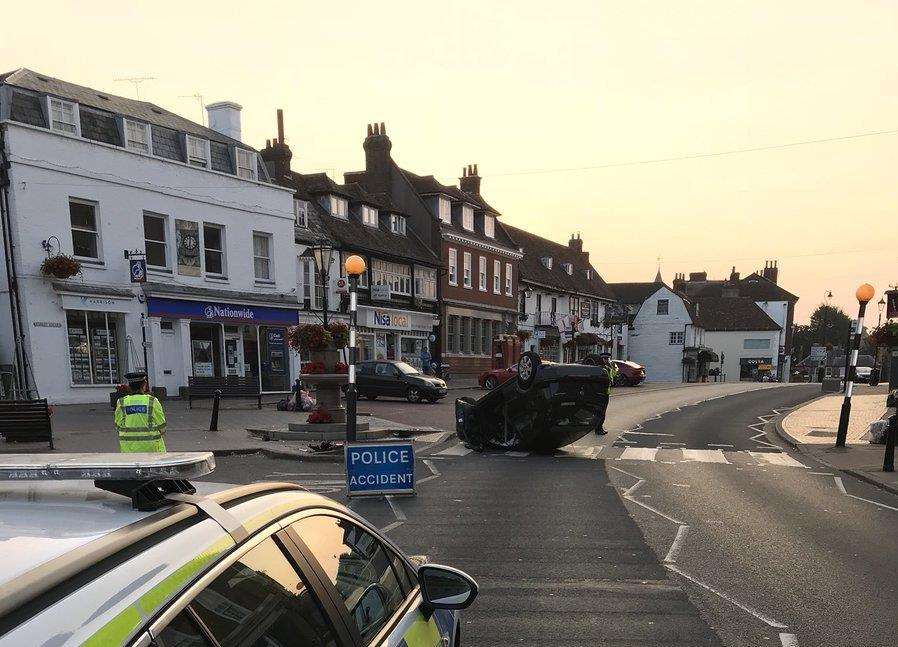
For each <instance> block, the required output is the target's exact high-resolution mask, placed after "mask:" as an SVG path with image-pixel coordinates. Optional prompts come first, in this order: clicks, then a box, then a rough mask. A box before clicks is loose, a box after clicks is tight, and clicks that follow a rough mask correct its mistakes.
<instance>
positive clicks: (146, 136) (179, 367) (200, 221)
mask: <svg viewBox="0 0 898 647" xmlns="http://www.w3.org/2000/svg"><path fill="white" fill-rule="evenodd" d="M208 111H209V123H210V124H213V126H217V127H219V128H221V130H222V131H223V132H226V133H228V134H222V133H220V132H216V131H215V130H211V129H209V128H205V127H203V126H201V125H199V124H195V123H193V122H191V121H189V120H186V119H184V118H182V117H179V116H177V115H175V114H172V113H171V112H168V111H167V110H164V109H162V108H159V107H157V106H155V105H153V104H150V103H146V102H140V101H133V100H130V99H125V98H121V97H116V96H113V95H108V94H105V93H103V92H98V91H95V90H91V89H89V88H85V87H82V86H78V85H73V84H70V83H66V82H64V81H60V80H57V79H52V78H50V77H46V76H43V75H40V74H37V73H35V72H32V71H30V70H26V69H21V70H18V71H15V72H11V73H9V74H5V75H0V137H2V141H0V145H2V146H0V148H2V154H3V158H4V159H5V160H8V161H9V163H10V167H9V171H8V182H6V183H4V182H2V181H0V193H5V194H8V208H7V205H6V204H5V203H4V209H3V214H2V219H3V225H4V228H3V234H4V238H3V240H4V247H3V250H2V254H3V259H2V260H3V263H2V264H0V286H2V288H0V289H2V290H3V294H2V295H0V322H2V323H0V364H6V365H14V367H15V368H14V371H15V372H16V373H17V374H18V378H19V382H20V388H21V387H22V382H26V383H27V387H28V392H29V395H31V396H35V395H39V396H40V397H46V398H49V399H50V400H51V401H52V402H55V403H77V402H100V401H104V400H106V399H108V397H109V396H108V394H109V392H110V391H111V390H112V388H113V387H114V386H115V385H116V384H118V383H120V382H121V381H122V375H123V374H124V373H125V372H127V371H129V370H134V369H139V368H143V366H144V350H143V343H142V340H143V335H144V334H146V339H147V344H146V349H147V350H146V354H147V360H148V362H147V364H148V369H149V374H150V381H151V385H152V386H154V387H157V388H161V389H164V390H165V392H167V393H168V394H169V395H173V394H177V393H178V392H179V391H180V390H181V389H182V388H183V387H185V386H186V384H187V380H188V378H189V377H190V376H191V375H198V376H199V375H202V376H224V375H243V376H255V377H257V378H258V379H259V381H260V385H261V388H262V390H263V391H269V392H277V391H284V390H286V389H287V388H289V384H290V382H291V380H292V377H293V376H294V375H295V373H296V367H295V362H296V359H295V357H293V355H292V353H290V352H289V350H288V348H287V346H286V343H285V333H286V327H287V326H288V325H291V324H294V323H296V321H297V301H296V292H295V290H296V285H297V282H296V263H295V251H294V241H293V232H294V214H293V200H292V192H291V191H290V190H288V189H283V188H281V187H278V186H275V185H272V184H270V183H269V180H268V175H267V172H266V170H265V168H264V165H262V164H261V162H260V160H259V156H258V153H257V152H256V151H255V150H253V149H252V148H250V147H248V146H245V145H244V144H242V143H241V141H240V132H239V131H240V107H239V106H238V105H236V104H232V103H222V104H214V105H210V106H208ZM2 161H3V160H2V159H0V162H2ZM2 179H3V178H0V180H2ZM3 184H5V186H2V185H3ZM3 197H4V196H2V195H0V200H2V199H3ZM11 250H12V253H10V252H11ZM126 250H130V251H138V252H145V253H146V264H147V268H146V269H147V281H146V283H144V284H139V283H132V282H131V280H130V276H129V260H128V259H126V258H125V252H126ZM58 254H64V255H68V256H71V257H73V258H74V259H75V260H77V261H78V263H79V264H80V266H81V268H82V270H81V273H80V274H79V275H75V276H72V277H71V278H68V279H57V278H52V277H47V276H45V275H43V274H42V272H41V264H42V262H43V261H44V259H46V258H47V257H48V256H56V255H58ZM16 287H17V288H18V289H15V288H16ZM144 321H146V326H145V327H144V326H143V323H144ZM17 337H18V338H19V340H20V343H19V344H17V343H16V341H17V339H16V338H17ZM26 368H27V370H25V369H26Z"/></svg>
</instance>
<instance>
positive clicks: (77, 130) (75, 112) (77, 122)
mask: <svg viewBox="0 0 898 647" xmlns="http://www.w3.org/2000/svg"><path fill="white" fill-rule="evenodd" d="M54 103H58V104H59V105H60V106H70V107H71V108H72V119H73V122H72V123H69V122H67V121H64V120H62V119H59V120H57V119H55V118H54V117H53V104H54ZM47 116H48V117H49V118H50V119H49V123H50V130H52V131H53V132H56V133H64V134H66V135H74V136H75V137H81V111H80V110H79V107H78V104H77V103H76V102H74V101H67V100H66V99H59V98H57V97H50V96H48V97H47ZM57 123H60V124H66V125H69V126H72V127H73V128H74V129H73V130H69V129H67V128H57V127H56V124H57Z"/></svg>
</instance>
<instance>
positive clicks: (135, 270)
mask: <svg viewBox="0 0 898 647" xmlns="http://www.w3.org/2000/svg"><path fill="white" fill-rule="evenodd" d="M128 270H129V272H130V274H131V283H146V282H147V259H145V258H130V259H128Z"/></svg>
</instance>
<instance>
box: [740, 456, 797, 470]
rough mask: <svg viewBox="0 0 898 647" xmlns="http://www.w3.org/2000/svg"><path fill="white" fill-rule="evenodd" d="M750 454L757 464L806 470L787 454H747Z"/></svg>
mask: <svg viewBox="0 0 898 647" xmlns="http://www.w3.org/2000/svg"><path fill="white" fill-rule="evenodd" d="M748 453H749V454H751V457H752V458H754V459H755V460H756V461H758V462H759V463H765V464H767V465H782V466H785V467H804V468H806V469H807V467H806V466H805V465H802V464H801V463H799V462H798V461H797V460H795V459H794V458H792V457H791V456H789V454H785V453H780V452H748Z"/></svg>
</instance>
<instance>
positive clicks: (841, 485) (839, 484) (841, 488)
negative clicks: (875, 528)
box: [833, 476, 898, 512]
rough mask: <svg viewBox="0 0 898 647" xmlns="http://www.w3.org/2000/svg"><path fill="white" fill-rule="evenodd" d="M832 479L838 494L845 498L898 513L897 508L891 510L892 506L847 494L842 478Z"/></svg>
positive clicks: (835, 477)
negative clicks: (834, 481)
mask: <svg viewBox="0 0 898 647" xmlns="http://www.w3.org/2000/svg"><path fill="white" fill-rule="evenodd" d="M833 478H834V479H835V480H836V487H838V488H839V492H841V493H842V494H844V495H845V496H847V497H851V498H852V499H857V500H858V501H863V502H864V503H872V504H873V505H875V506H879V507H880V508H885V509H886V510H894V511H895V512H898V508H893V507H892V506H890V505H886V504H885V503H880V502H879V501H874V500H873V499H865V498H864V497H861V496H857V495H856V494H848V492H846V491H845V484H844V483H842V477H841V476H834V477H833Z"/></svg>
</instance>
